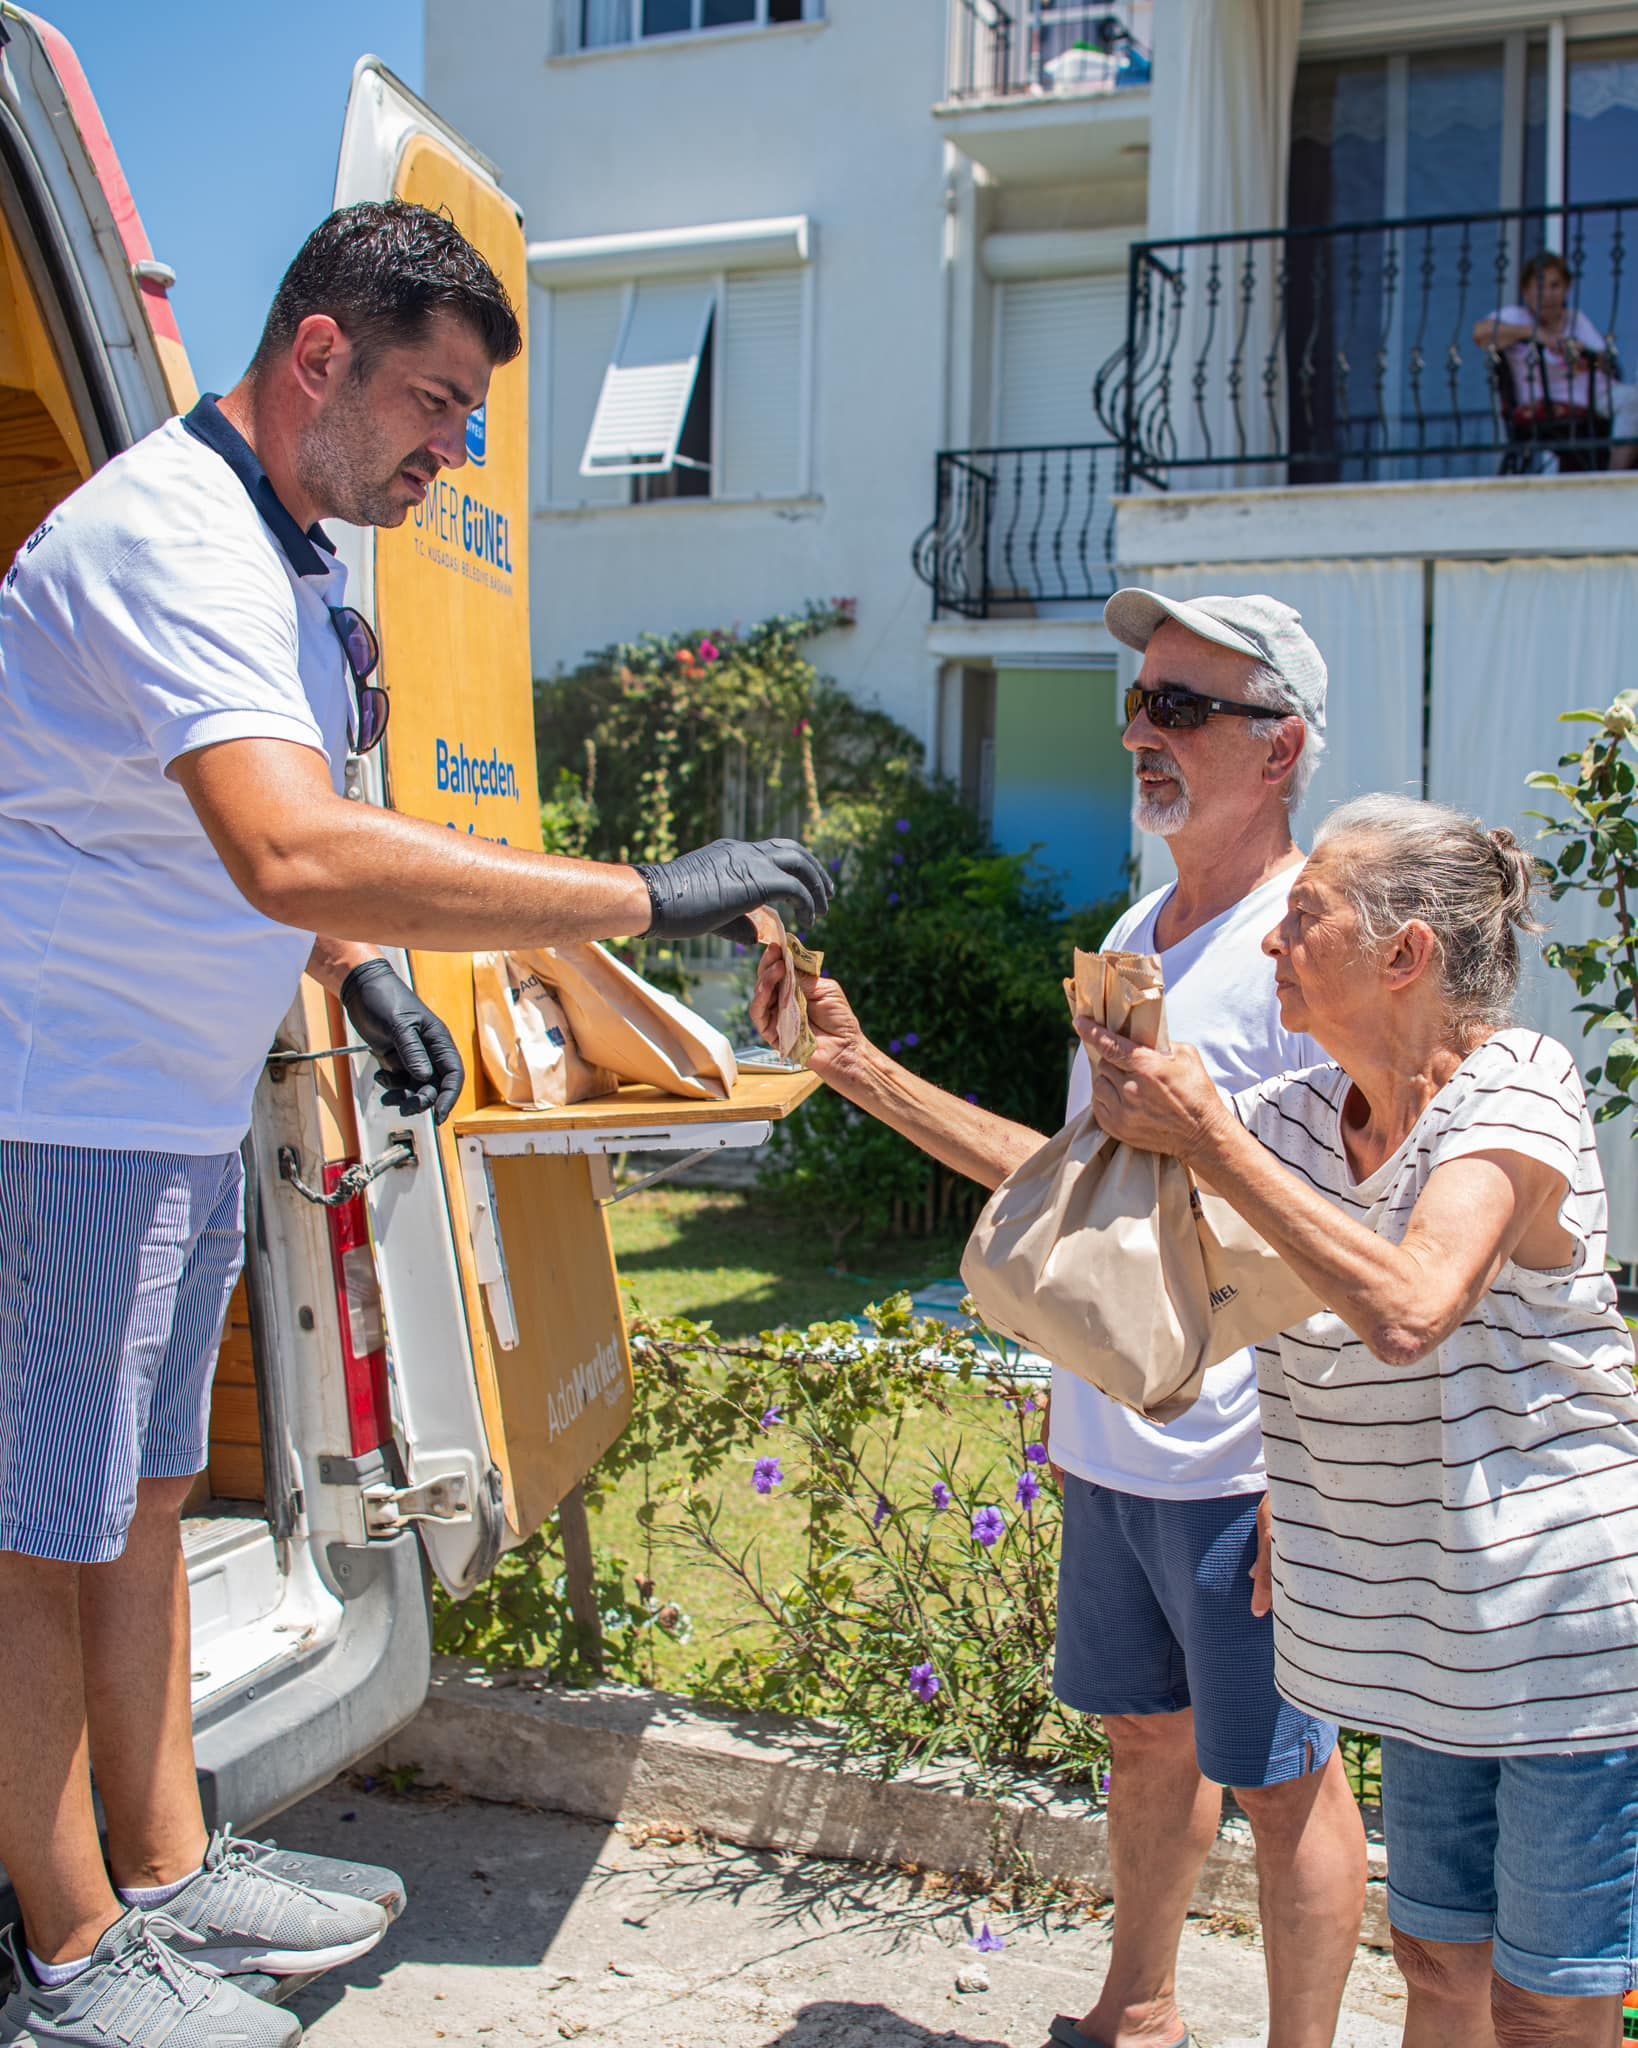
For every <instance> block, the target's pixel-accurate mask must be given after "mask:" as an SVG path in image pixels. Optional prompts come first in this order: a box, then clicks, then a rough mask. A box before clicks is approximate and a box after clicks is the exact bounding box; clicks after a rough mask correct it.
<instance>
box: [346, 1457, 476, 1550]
mask: <svg viewBox="0 0 1638 2048" xmlns="http://www.w3.org/2000/svg"><path fill="white" fill-rule="evenodd" d="M363 1499H364V1529H365V1533H366V1534H367V1535H370V1536H397V1535H399V1534H401V1533H402V1531H404V1530H405V1529H407V1528H408V1527H409V1526H410V1524H411V1523H412V1522H446V1523H452V1522H470V1521H471V1520H472V1486H471V1481H470V1478H469V1476H468V1475H467V1474H466V1473H465V1472H441V1473H439V1474H438V1476H437V1477H436V1478H433V1479H423V1480H422V1481H421V1483H420V1485H419V1486H366V1487H365V1489H364V1494H363Z"/></svg>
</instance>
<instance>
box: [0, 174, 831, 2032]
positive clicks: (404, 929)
mask: <svg viewBox="0 0 1638 2048" xmlns="http://www.w3.org/2000/svg"><path fill="white" fill-rule="evenodd" d="M519 346H520V337H519V331H518V325H517V321H516V318H515V316H514V314H513V311H512V308H511V306H510V304H509V303H508V301H507V297H506V293H505V290H504V288H503V287H502V285H501V284H500V282H499V281H498V279H497V278H496V277H495V276H494V274H493V273H492V272H491V270H490V269H489V267H488V265H487V264H486V263H485V262H484V260H483V258H482V257H481V256H480V255H479V254H478V253H477V251H476V250H474V249H473V248H472V247H471V246H470V245H469V244H468V243H467V242H466V241H465V240H464V239H463V238H462V236H461V235H460V234H459V232H458V231H457V230H456V228H455V227H454V225H453V223H452V222H451V221H450V220H448V219H447V218H446V217H444V216H441V215H437V214H433V213H430V212H427V211H426V210H424V209H422V208H419V207H415V206H409V205H406V204H403V203H402V202H397V201H394V202H389V203H386V204H368V205H361V206H354V207H349V208H347V209H345V210H344V211H342V212H339V213H336V214H333V215H332V216H331V217H330V218H329V219H328V220H327V221H325V222H324V223H323V224H322V225H321V226H320V227H319V228H318V229H317V230H316V231H315V232H314V233H313V235H312V236H311V237H310V238H309V239H308V241H307V242H306V244H305V245H304V246H303V248H302V250H301V251H300V253H299V254H298V255H297V257H296V260H295V262H294V263H293V264H292V265H291V268H290V270H289V272H288V273H287V274H286V276H285V278H284V281H283V283H282V284H281V285H280V287H279V291H278V294H277V296H276V298H275V300H274V302H273V307H272V310H271V312H270V314H269V316H268V320H267V325H266V328H265V331H264V333H263V336H262V340H261V343H260V345H259V347H258V349H257V353H256V356H255V359H254V361H253V362H252V364H251V366H250V369H249V371H248V372H247V373H246V375H245V377H244V379H243V381H242V382H241V383H240V384H239V385H238V386H237V387H236V389H234V390H233V391H232V392H230V393H229V394H228V396H227V397H225V398H224V399H222V400H221V401H220V402H219V403H218V402H215V401H213V400H211V399H209V398H206V399H202V400H201V401H200V403H199V405H198V406H197V407H196V408H195V410H194V411H193V412H192V413H190V414H189V415H188V416H187V418H186V419H178V420H172V421H170V422H169V424H168V425H166V426H164V427H162V428H160V430H159V431H158V432H157V433H155V434H152V435H150V436H149V437H148V438H147V439H146V440H144V441H142V442H140V443H139V444H138V445H137V446H136V447H135V448H133V449H131V450H129V451H128V452H127V453H125V454H123V455H121V456H118V457H116V458H115V460H114V461H112V462H110V463H109V464H108V465H107V466H106V467H105V468H104V469H102V470H101V471H100V472H99V473H98V474H97V475H96V476H94V477H93V478H92V479H91V480H90V481H89V482H88V483H86V484H85V485H84V486H82V488H81V489H79V490H78V491H76V492H75V493H74V494H73V495H72V496H71V497H70V498H68V499H67V500H66V501H65V502H64V503H63V504H62V505H61V506H60V507H59V508H58V509H57V511H56V512H54V513H53V514H52V516H51V517H50V518H49V519H48V520H47V521H46V523H45V524H44V526H42V527H41V528H40V530H39V531H38V532H37V533H36V534H35V535H34V536H33V537H32V538H31V539H30V540H29V542H28V543H27V545H26V546H25V547H24V548H23V549H22V550H21V551H20V553H19V555H18V557H17V560H16V562H15V563H14V564H13V566H12V568H11V570H10V572H9V573H8V575H7V576H6V578H5V583H4V588H3V590H0V892H3V895H4V900H5V902H6V906H7V913H6V919H5V926H4V930H3V932H0V1614H3V1615H4V1617H5V1625H4V1628H3V1630H0V1862H3V1863H4V1865H5V1868H6V1871H7V1872H8V1873H9V1875H10V1877H11V1880H12V1882H13V1884H14V1886H15V1888H16V1891H17V1895H18V1899H19V1901H20V1903H21V1907H22V1915H23V1925H22V1931H21V1933H20V1934H19V1935H18V1936H16V1937H14V1946H13V1950H12V1960H13V1962H14V1963H15V1965H16V1970H17V1980H18V1988H17V1990H16V1992H15V1994H14V1995H13V1997H12V1998H11V2000H10V2002H9V2003H8V2004H7V2005H6V2007H5V2008H4V2011H3V2013H0V2042H5V2041H12V2040H22V2041H32V2042H34V2043H36V2044H38V2048H46V2044H59V2043H61V2044H68V2043H74V2044H92V2043H96V2044H101V2048H106V2044H107V2043H109V2042H111V2041H114V2040H116V2039H117V2040H118V2041H120V2042H122V2043H127V2044H130V2048H143V2044H146V2043H150V2042H152V2043H165V2044H167V2048H207V2044H210V2043H215V2042H218V2041H225V2040H228V2039H232V2040H234V2041H236V2042H240V2043H243V2044H249V2048H285V2044H288V2043H289V2042H292V2041H294V2040H295V2039H296V2038H298V2037H299V2035H300V2031H301V2029H300V2027H299V2025H298V2024H297V2022H296V2021H295V2020H294V2019H293V2018H292V2017H290V2015H288V2014H287V2013H284V2012H282V2011H280V2010H279V2009H278V2008H277V2007H274V2006H271V2005H267V2004H264V2003H262V2002H261V2001H259V2000H256V1999H253V1998H250V1997H248V1996H247V1995H246V1994H244V1993H243V1992H242V1991H240V1990H238V1989H237V1988H236V1987H235V1986H234V1985H233V1984H232V1983H231V1982H230V1981H228V1978H227V1976H226V1975H224V1974H220V1973H232V1972H236V1971H239V1972H243V1971H251V1970H257V1971H266V1972H269V1973H272V1974H275V1975H276V1974H281V1973H282V1974H287V1975H298V1974H307V1973H309V1972H311V1971H314V1970H317V1969H324V1968H328V1967H330V1966H331V1965H333V1964H336V1963H340V1962H344V1961H347V1960H350V1959H351V1958H353V1957H355V1956H358V1955H360V1954H362V1953H364V1951H365V1950H367V1949H368V1948H370V1947H371V1946H372V1945H373V1944H374V1943H375V1942H376V1941H378V1940H379V1939H380V1937H381V1935H382V1933H383V1932H384V1931H385V1928H386V1924H387V1914H386V1912H385V1911H384V1909H383V1907H382V1904H381V1903H380V1898H379V1896H377V1895H378V1894H381V1893H385V1894H386V1895H388V1896H391V1895H393V1894H394V1893H395V1891H396V1880H395V1879H393V1878H392V1876H391V1873H369V1872H365V1873H362V1874H361V1873H359V1872H358V1871H357V1870H356V1868H355V1869H351V1870H349V1869H348V1868H347V1867H346V1866H343V1865H341V1864H339V1863H332V1862H329V1861H328V1860H327V1859H322V1858H298V1857H294V1856H292V1855H289V1854H283V1855H280V1856H278V1857H277V1858H276V1859H275V1858H274V1857H273V1856H272V1855H271V1854H270V1852H269V1851H268V1850H267V1848H266V1847H265V1845H259V1844H255V1843H250V1842H244V1841H240V1840H238V1839H237V1838H235V1837H232V1836H231V1835H228V1834H226V1833H224V1832H218V1833H216V1834H214V1835H212V1834H210V1833H209V1831H208V1830H207V1829H206V1827H205V1824H204V1819H203V1815H202V1810H201V1806H200V1801H199V1794H198V1790H197V1785H196V1780H195V1773H194V1759H193V1747H192V1726H191V1716H190V1709H189V1665H190V1656H189V1625H188V1596H187V1581H186V1575H185V1571H184V1566H183V1555H182V1548H181V1540H180V1514H181V1508H182V1503H183V1500H184V1498H185V1496H186V1494H187V1492H188V1490H189V1486H190V1484H191V1481H192V1478H193V1476H194V1475H195V1474H196V1473H198V1472H199V1471H200V1470H202V1469H203V1467H204V1465H205V1463H206V1449H207V1445H206V1430H207V1425H208V1414H209V1391H210V1379H211V1372H212V1366H213V1361H214V1358H215V1352H216V1347H217V1340H218V1337H219V1334H220V1330H221V1326H222V1321H223V1316H224V1313H225V1310H226V1306H227V1302H228V1298H229V1295H230V1293H231V1291H232V1288H233V1285H234V1282H235V1279H236V1277H237V1274H238V1272H239V1269H240V1265H241V1262H242V1259H243V1241H242V1204H241V1170H240V1160H239V1146H240V1142H241V1140H242V1139H243V1137H244V1135H245V1132H246V1130H247V1128H248V1126H249V1122H250V1112H251V1099H252V1095H253V1092H254V1088H255V1084H256V1080H257V1077H258V1075H259V1074H260V1072H261V1069H262V1065H263V1061H264V1059H265V1055H266V1051H267V1047H268V1044H269V1042H270V1041H271V1039H272V1036H273V1034H274V1032H275V1030H276V1028H277V1026H278V1024H279V1022H280V1020H281V1018H282V1017H283V1015H284V1013H285V1011H286V1009H287V1008H288V1007H289V1004H290V1002H291V1000H292V998H293V997H294V995H295V992H296V988H297V984H298V982H299V979H300V977H301V974H302V972H303V970H304V969H306V970H307V971H309V972H311V973H312V974H314V975H315V976H316V977H317V978H318V979H319V980H320V981H321V982H322V983H323V984H324V985H325V986H326V987H327V988H329V989H331V990H332V991H333V992H335V993H336V994H337V995H338V996H339V997H340V999H341V1001H342V1003H343V1005H344V1007H345V1008H346V1010H347V1012H348V1014H349V1015H350V1016H351V1018H352V1019H353V1022H354V1024H355V1026H356V1028H357V1029H358V1031H359V1033H360V1036H361V1037H362V1038H363V1039H364V1040H365V1041H366V1042H367V1043H368V1044H370V1045H371V1046H372V1047H374V1048H376V1049H377V1050H379V1051H381V1052H382V1053H383V1054H384V1055H385V1056H386V1062H387V1073H386V1075H385V1077H384V1078H386V1079H387V1080H388V1081H389V1082H391V1083H392V1084H394V1085H395V1086H396V1087H397V1089H398V1090H399V1091H400V1098H401V1099H402V1100H403V1101H404V1103H405V1105H406V1106H407V1107H411V1108H425V1107H429V1106H433V1105H434V1103H435V1104H436V1107H437V1110H438V1113H439V1114H440V1115H443V1114H447V1112H448V1110H449V1108H450V1107H451V1106H452V1105H453V1103H454V1100H455V1097H456V1095H457V1094H458V1092H459V1089H460V1086H461V1080H462V1075H461V1067H460V1061H459V1058H458V1056H457V1055H456V1053H455V1049H454V1047H453V1045H452V1044H451V1043H450V1041H449V1037H448V1034H447V1033H446V1032H445V1031H444V1029H443V1027H442V1025H441V1024H440V1023H439V1022H438V1020H437V1019H436V1018H435V1017H433V1016H432V1015H431V1014H430V1013H429V1012H428V1011H427V1010H426V1009H425V1008H424V1006H422V1005H421V1004H420V1003H419V1001H418V999H417V998H416V997H415V995H414V993H413V991H411V990H410V989H409V988H408V987H407V986H406V985H405V984H404V983H403V982H402V981H401V980H399V978H398V976H397V975H396V974H395V973H394V972H393V970H392V969H391V967H390V966H389V965H388V964H387V962H386V961H384V960H383V959H381V958H380V956H379V955H378V954H377V953H376V952H375V951H374V947H375V946H376V945H394V946H407V947H420V948H430V949H444V950H449V951H456V952H466V951H470V950H473V949H475V948H488V947H502V946H525V945H539V944H542V943H551V942H554V941H564V940H574V939H618V938H625V937H631V936H636V935H639V934H643V933H648V934H651V935H655V936H659V937H669V938H683V937H691V936H695V935H698V934H701V933H705V932H709V931H717V930H722V929H725V928H731V927H734V926H735V924H736V921H737V920H740V919H742V918H743V917H744V916H745V914H746V913H747V912H749V911H751V910H753V909H755V908H757V907H758V906H760V905H762V904H765V903H770V902H771V903H774V904H776V905H778V906H780V907H781V908H783V909H784V910H785V911H786V912H787V913H788V914H789V915H791V916H792V917H793V918H794V920H795V921H796V922H798V923H806V922H807V921H809V920H810V919H813V918H817V917H820V916H822V915H823V913H824V910H825V908H826V905H827V903H828V900H829V894H830V883H829V879H828V877H827V876H826V875H825V873H824V871H823V870H822V869H821V868H820V867H819V866H818V864H817V863H816V862H815V861H814V860H813V859H812V858H811V856H810V855H808V854H807V852H806V851H805V850H804V849H803V848H801V847H799V846H797V845H796V844H794V843H793V842H791V841H777V840H776V841H769V842H766V843H764V844H761V845H748V844H744V843H740V842H734V841H718V842H717V843H715V844H714V845H711V846H708V847H704V848H701V849H699V850H697V851H695V852H692V853H687V854H684V855H683V856H682V857H681V858H680V859H678V860H677V861H675V862H672V863H670V864H667V865H662V866H652V867H642V866H639V867H626V866H617V865H603V864H600V863H597V862H593V861H580V860H567V859H555V858H551V857H549V856H546V855H542V854H533V853H528V852H523V851H520V850H518V849H516V848H512V847H507V846H502V845H496V844H491V843H489V842H486V841H484V840H481V839H478V838H475V837H467V836H461V835H457V834H454V833H451V832H448V831H445V830H443V829H441V828H440V827H438V826H435V825H430V824H426V823H423V822H421V821H419V820H417V819H414V818H408V817H401V816H399V815H398V814H396V813H394V812H392V811H387V810H381V809H378V808H375V807H372V806H369V805H365V804H358V803H350V802H348V801H346V800H345V799H344V798H343V796H342V795H341V793H340V792H341V786H342V774H343V769H344V765H345V761H346V757H347V755H348V753H349V751H362V750H365V749H367V748H369V747H371V746H373V745H374V744H375V743H376V742H377V741H378V740H379V739H380V737H381V733H382V730H383V729H384V726H385V723H386V711H387V699H386V696H385V694H384V692H382V691H381V690H380V689H379V688H378V687H377V686H376V684H375V683H373V682H372V681H371V680H370V678H371V675H372V672H373V670H374V667H375V663H376V650H375V645H374V640H373V636H372V634H371V632H370V629H369V627H368V625H367V623H366V622H365V621H364V620H363V619H362V618H361V617H360V616H359V614H358V613H357V612H355V611H352V610H351V609H350V608H349V607H348V606H347V605H346V604H345V602H344V599H345V589H344V584H345V571H344V570H343V568H342V567H341V565H340V564H339V562H338V561H337V559H336V557H335V554H334V552H333V550H332V548H331V545H330V543H329V541H328V539H327V538H326V536H325V533H324V531H323V528H322V527H321V525H320V524H319V522H320V520H322V519H325V518H336V519H343V520H348V521H351V522H354V523H356V524H360V525H374V526H386V527H392V526H398V525H400V524H402V522H403V520H404V519H405V518H406V516H407V515H408V514H409V512H410V511H411V509H412V508H413V507H414V506H416V505H417V504H419V503H420V502H421V501H422V500H423V499H424V497H425V495H426V493H427V490H428V488H429V486H430V485H431V484H432V483H433V481H434V480H435V478H436V477H437V476H438V474H439V472H440V471H442V470H444V469H452V468H457V467H459V466H460V464H461V463H462V462H463V461H464V460H465V434H466V423H467V420H468V419H469V418H470V416H471V415H472V413H473V412H474V411H475V410H476V409H477V408H478V407H480V406H481V405H482V404H483V403H484V399H485V396H486V393H487V390H488V385H489V379H490V373H491V371H492V370H493V369H494V367H495V366H496V365H497V364H500V363H504V362H507V361H509V360H510V359H511V358H512V357H514V356H515V355H516V354H517V352H518V349H519ZM736 935H737V934H736ZM745 935H746V936H749V931H748V927H746V928H745ZM93 1766H94V1768H95V1771H96V1779H97V1789H98V1792H99V1793H100V1795H101V1799H102V1806H103V1812H104V1817H105V1820H106V1824H107V1842H108V1851H107V1863H106V1864H105V1862H104V1858H103V1852H102V1848H101V1846H100V1844H99V1840H98V1831H97V1822H96V1816H95V1813H94V1811H93V1807H92V1799H91V1769H92V1767H93ZM201 1966H203V1967H201Z"/></svg>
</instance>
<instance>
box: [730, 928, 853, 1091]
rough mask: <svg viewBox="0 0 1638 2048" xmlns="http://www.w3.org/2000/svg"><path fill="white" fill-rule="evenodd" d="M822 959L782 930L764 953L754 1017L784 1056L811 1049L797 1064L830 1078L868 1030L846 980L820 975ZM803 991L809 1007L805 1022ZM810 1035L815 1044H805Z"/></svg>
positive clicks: (769, 1039)
mask: <svg viewBox="0 0 1638 2048" xmlns="http://www.w3.org/2000/svg"><path fill="white" fill-rule="evenodd" d="M759 915H760V913H759ZM758 936H759V937H760V936H762V934H761V933H759V934H758ZM820 959H821V956H820V955H818V954H814V953H810V952H809V951H808V950H807V948H806V947H805V946H803V945H801V944H800V942H799V941H795V940H787V939H786V937H785V935H784V933H783V931H781V932H780V934H779V935H778V937H777V938H776V939H774V940H773V941H772V942H771V943H770V944H769V945H768V949H767V951H766V952H765V953H764V954H763V956H762V966H761V969H760V970H759V972H758V974H757V982H756V991H755V993H754V994H753V995H752V997H751V1022H752V1024H753V1025H754V1026H755V1027H756V1029H757V1031H758V1032H760V1034H761V1035H762V1037H763V1038H764V1039H766V1041H767V1042H768V1044H769V1045H771V1046H772V1047H773V1048H774V1050H775V1051H776V1052H778V1053H779V1055H780V1057H781V1058H782V1059H792V1057H793V1054H795V1053H798V1052H801V1051H803V1050H805V1049H806V1051H807V1056H806V1058H805V1059H796V1060H794V1062H793V1063H794V1064H797V1065H802V1066H806V1067H808V1068H809V1069H811V1071H812V1072H814V1073H815V1074H818V1075H820V1076H822V1077H826V1078H828V1077H829V1076H830V1075H832V1074H834V1073H835V1072H836V1071H837V1070H838V1068H839V1067H842V1066H845V1065H846V1063H847V1062H848V1060H849V1059H851V1058H853V1057H855V1056H856V1055H857V1054H858V1053H859V1052H861V1051H862V1050H863V1049H864V1046H865V1035H864V1032H863V1030H862V1029H861V1028H860V1025H859V1020H858V1018H857V1017H855V1016H854V1014H853V1008H852V1005H851V1004H850V1003H849V1002H848V999H847V997H846V996H845V995H843V993H842V990H841V985H840V983H838V982H836V981H834V980H832V979H831V978H830V977H829V976H824V977H821V976H820V974H819V971H818V970H819V965H820ZM798 996H800V998H801V1006H802V1008H803V1009H804V1010H805V1012H806V1015H805V1017H804V1018H802V1019H801V1020H800V1021H798V1019H797V1000H796V999H797V997H798ZM804 1035H805V1036H807V1037H808V1038H809V1040H810V1044H811V1049H807V1048H804V1046H803V1043H802V1040H803V1037H804Z"/></svg>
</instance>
